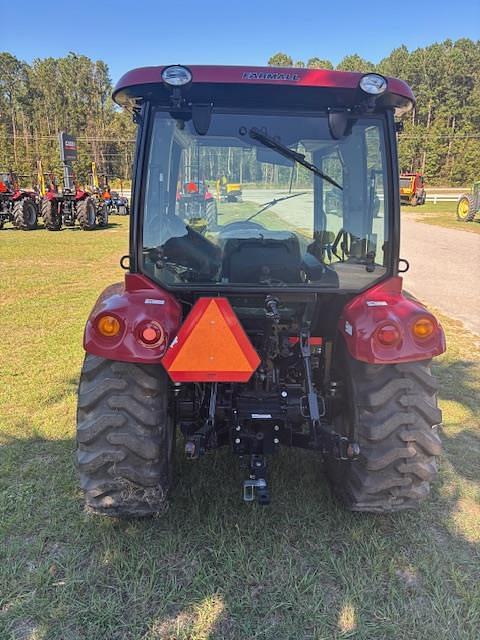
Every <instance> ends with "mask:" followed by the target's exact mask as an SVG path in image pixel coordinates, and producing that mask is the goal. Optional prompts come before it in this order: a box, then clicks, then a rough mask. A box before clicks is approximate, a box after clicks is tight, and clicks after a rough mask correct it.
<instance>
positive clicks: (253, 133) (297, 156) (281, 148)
mask: <svg viewBox="0 0 480 640" xmlns="http://www.w3.org/2000/svg"><path fill="white" fill-rule="evenodd" d="M249 135H250V138H253V140H258V141H259V142H260V144H263V146H264V147H268V148H269V149H273V150H274V151H278V153H279V154H280V155H282V156H283V157H284V158H288V160H294V161H295V162H298V164H301V165H302V167H305V168H306V169H308V170H309V171H311V172H312V173H314V174H315V175H316V176H318V177H319V178H322V180H325V181H326V182H329V183H330V184H331V185H333V186H334V187H337V189H341V190H342V191H343V187H342V186H341V185H339V184H338V182H336V181H335V180H334V179H333V178H330V176H327V175H326V174H325V173H322V172H321V171H320V169H319V168H318V167H316V166H315V165H314V164H312V163H311V162H309V161H308V160H305V154H303V153H298V151H294V150H293V149H290V148H289V147H286V146H285V145H284V144H282V143H281V142H278V141H277V140H274V139H273V138H271V137H270V136H267V134H266V133H262V132H261V131H259V130H258V129H255V128H252V129H250V131H249Z"/></svg>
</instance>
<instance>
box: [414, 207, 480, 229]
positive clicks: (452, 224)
mask: <svg viewBox="0 0 480 640" xmlns="http://www.w3.org/2000/svg"><path fill="white" fill-rule="evenodd" d="M456 210H457V203H456V202H437V204H433V203H432V202H426V203H425V204H423V205H421V206H419V207H408V206H404V207H402V215H404V216H406V217H407V219H411V218H414V219H415V220H416V221H417V222H423V223H425V224H434V225H436V226H438V227H445V228H447V229H457V231H469V232H471V233H480V214H478V215H477V216H476V218H475V220H474V221H473V222H459V221H458V220H457V217H456Z"/></svg>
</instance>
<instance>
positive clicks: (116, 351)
mask: <svg viewBox="0 0 480 640" xmlns="http://www.w3.org/2000/svg"><path fill="white" fill-rule="evenodd" d="M102 315H112V316H114V317H115V318H117V319H118V320H119V322H120V325H121V330H120V333H119V334H118V335H117V336H115V337H105V336H103V335H102V334H101V333H100V332H99V331H98V330H97V328H96V327H97V321H98V320H99V318H100V317H101V316H102ZM181 318H182V308H181V305H180V304H179V302H178V301H177V299H176V298H175V297H174V296H172V295H171V294H169V293H168V292H166V291H164V290H163V289H161V288H160V287H158V286H156V285H155V284H154V283H153V282H151V281H150V280H148V278H145V277H144V276H142V275H140V274H136V273H127V274H126V275H125V283H124V284H123V283H121V282H119V283H117V284H113V285H111V286H110V287H107V288H106V289H105V290H104V291H103V293H102V294H101V295H100V297H99V298H98V300H97V302H96V303H95V306H94V307H93V310H92V312H91V313H90V316H89V318H88V321H87V324H86V327H85V334H84V339H83V346H84V349H85V351H87V352H88V353H91V354H93V355H96V356H100V357H102V358H107V359H109V360H120V361H122V362H135V363H137V364H158V363H159V362H160V360H161V358H162V356H163V355H164V353H165V351H166V349H167V347H168V344H169V342H170V341H171V340H172V338H173V337H174V336H175V335H176V334H177V331H178V329H179V328H180V323H181ZM148 321H155V322H157V323H158V324H159V325H160V326H161V327H162V328H163V331H164V334H165V338H164V340H163V342H162V343H161V344H160V345H158V346H153V347H152V346H146V345H145V344H144V343H142V342H141V341H140V340H139V339H138V330H139V327H141V326H142V325H143V324H144V323H145V322H148Z"/></svg>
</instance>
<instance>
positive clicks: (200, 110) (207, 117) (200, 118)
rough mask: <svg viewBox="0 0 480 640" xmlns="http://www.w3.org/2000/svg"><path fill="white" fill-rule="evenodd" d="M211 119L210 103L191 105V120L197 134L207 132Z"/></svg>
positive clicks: (200, 134) (201, 134)
mask: <svg viewBox="0 0 480 640" xmlns="http://www.w3.org/2000/svg"><path fill="white" fill-rule="evenodd" d="M211 120H212V105H211V104H193V105H192V122H193V126H194V127H195V131H196V132H197V133H198V135H199V136H204V135H205V134H206V133H208V130H209V128H210V122H211Z"/></svg>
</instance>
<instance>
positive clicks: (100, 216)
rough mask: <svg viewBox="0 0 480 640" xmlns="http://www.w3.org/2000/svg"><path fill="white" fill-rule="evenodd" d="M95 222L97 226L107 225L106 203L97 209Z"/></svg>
mask: <svg viewBox="0 0 480 640" xmlns="http://www.w3.org/2000/svg"><path fill="white" fill-rule="evenodd" d="M97 224H98V226H99V227H102V228H105V227H108V205H106V204H103V205H102V206H101V207H100V208H99V209H98V211H97Z"/></svg>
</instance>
